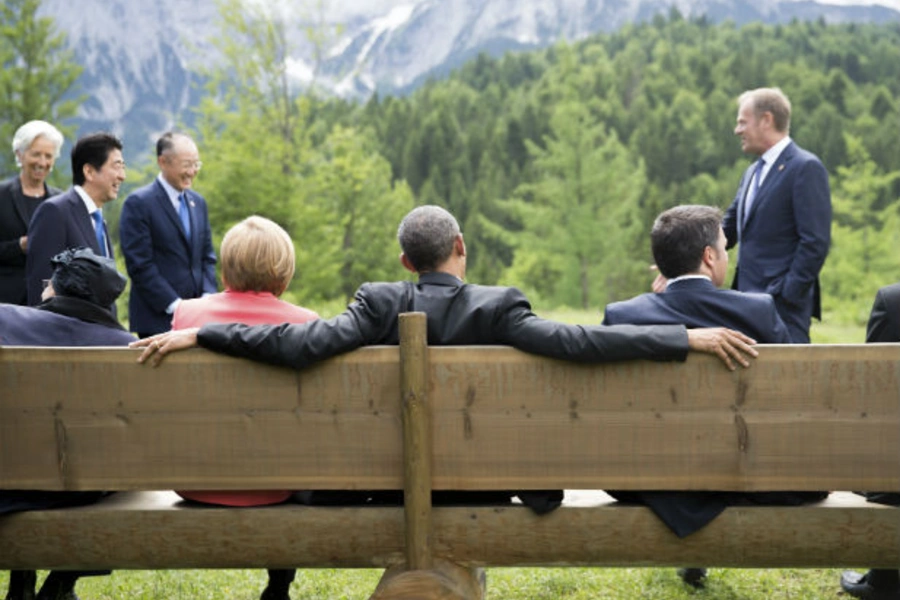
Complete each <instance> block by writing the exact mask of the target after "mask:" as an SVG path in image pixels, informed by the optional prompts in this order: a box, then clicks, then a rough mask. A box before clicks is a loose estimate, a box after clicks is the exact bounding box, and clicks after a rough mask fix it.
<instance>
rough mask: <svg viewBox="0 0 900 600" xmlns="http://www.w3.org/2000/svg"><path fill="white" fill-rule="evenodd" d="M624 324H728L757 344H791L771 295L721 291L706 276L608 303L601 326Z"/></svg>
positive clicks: (725, 325)
mask: <svg viewBox="0 0 900 600" xmlns="http://www.w3.org/2000/svg"><path fill="white" fill-rule="evenodd" d="M626 323H627V324H632V325H659V324H671V325H674V324H681V325H685V326H686V327H688V328H694V327H728V328H730V329H736V330H738V331H740V332H742V333H745V334H747V335H749V336H750V337H752V338H753V339H755V340H756V341H757V342H759V343H760V344H790V343H791V338H790V336H789V335H788V332H787V327H785V325H784V322H783V321H782V320H781V317H779V316H778V312H777V311H776V310H775V302H774V301H773V300H772V297H771V296H769V295H768V294H749V293H742V292H735V291H733V290H721V289H719V288H717V287H716V286H715V285H713V283H712V281H710V280H709V279H706V278H702V279H701V278H698V279H682V280H680V281H674V282H672V283H670V284H669V286H668V287H667V288H666V291H665V292H663V293H661V294H642V295H640V296H637V297H636V298H632V299H631V300H625V301H624V302H614V303H612V304H609V305H607V307H606V314H605V316H604V317H603V324H604V325H621V324H626Z"/></svg>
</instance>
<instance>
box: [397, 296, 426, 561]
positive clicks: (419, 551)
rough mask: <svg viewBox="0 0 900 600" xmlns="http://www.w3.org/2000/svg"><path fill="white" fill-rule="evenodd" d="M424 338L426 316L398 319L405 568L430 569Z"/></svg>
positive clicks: (417, 315) (419, 314)
mask: <svg viewBox="0 0 900 600" xmlns="http://www.w3.org/2000/svg"><path fill="white" fill-rule="evenodd" d="M427 372H428V334H427V325H426V317H425V313H403V314H401V315H400V393H401V396H402V397H401V403H402V406H401V408H402V411H403V501H404V516H405V520H406V564H407V568H409V569H430V568H431V567H432V562H433V547H432V546H433V535H432V523H431V451H432V450H431V418H430V410H429V406H428V401H427V390H428V380H427Z"/></svg>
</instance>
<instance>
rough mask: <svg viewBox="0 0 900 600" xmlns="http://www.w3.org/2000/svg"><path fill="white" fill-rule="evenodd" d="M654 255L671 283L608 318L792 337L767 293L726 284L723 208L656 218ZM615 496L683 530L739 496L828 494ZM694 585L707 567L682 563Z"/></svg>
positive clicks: (750, 499)
mask: <svg viewBox="0 0 900 600" xmlns="http://www.w3.org/2000/svg"><path fill="white" fill-rule="evenodd" d="M650 244H651V247H652V250H653V258H654V259H655V260H656V266H657V267H658V268H659V271H660V273H661V274H662V275H663V277H665V278H666V280H667V284H666V288H665V290H663V291H661V292H659V293H652V294H643V295H641V296H638V297H636V298H632V299H631V300H626V301H624V302H615V303H613V304H610V305H608V306H607V307H606V314H605V316H604V319H603V324H604V325H623V324H633V325H675V324H682V325H685V326H687V327H688V328H689V329H690V328H695V327H728V328H732V329H735V330H737V331H740V332H741V333H743V334H745V335H748V336H750V337H752V338H754V339H755V340H756V341H757V342H760V343H765V344H786V343H790V342H791V338H790V336H789V335H788V331H787V328H786V327H785V324H784V323H783V322H782V320H781V317H779V315H778V311H777V310H776V304H775V302H774V301H773V299H772V297H771V296H769V295H768V294H756V293H743V292H737V291H733V290H723V289H719V286H721V285H722V284H723V283H724V281H725V276H726V273H727V271H728V251H727V250H726V249H725V244H726V241H725V233H724V231H723V230H722V213H721V212H720V211H719V209H717V208H713V207H711V206H697V205H685V206H676V207H675V208H670V209H669V210H667V211H665V212H663V213H662V214H661V215H659V216H658V217H657V218H656V221H655V222H654V224H653V229H652V231H651V232H650ZM609 494H610V495H611V496H613V497H614V498H616V499H618V500H621V501H625V502H638V503H640V504H645V505H647V506H648V507H649V508H650V509H651V510H652V511H653V512H654V514H656V516H657V517H659V518H660V519H661V520H662V521H663V522H664V523H665V524H666V525H667V526H668V527H669V528H670V529H671V530H672V531H673V532H674V533H675V534H676V535H677V536H679V537H685V536H687V535H690V534H692V533H694V532H695V531H697V530H699V529H701V528H702V527H704V526H705V525H706V524H708V523H709V522H710V521H712V520H713V519H714V518H716V517H717V516H718V515H719V514H720V513H721V512H722V511H723V510H725V508H727V507H728V506H731V505H735V504H787V505H794V504H800V503H803V502H813V501H817V500H821V499H822V498H824V497H825V496H826V495H827V494H826V493H824V492H822V493H819V492H771V493H770V492H761V493H739V492H671V491H645V492H644V491H637V492H618V491H610V492H609ZM679 575H680V576H681V578H682V579H683V580H684V581H685V582H686V583H689V584H690V585H693V586H696V587H702V586H703V580H704V578H705V577H706V569H702V568H689V569H681V570H680V571H679Z"/></svg>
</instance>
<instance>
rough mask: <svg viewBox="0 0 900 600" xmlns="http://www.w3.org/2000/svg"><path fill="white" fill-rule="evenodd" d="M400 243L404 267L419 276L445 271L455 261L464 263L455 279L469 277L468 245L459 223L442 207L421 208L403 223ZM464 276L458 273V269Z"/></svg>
mask: <svg viewBox="0 0 900 600" xmlns="http://www.w3.org/2000/svg"><path fill="white" fill-rule="evenodd" d="M397 240H398V241H399V242H400V249H401V250H402V251H403V253H402V254H401V255H400V260H401V262H403V265H404V266H405V267H406V268H407V269H409V270H411V271H414V272H416V273H429V272H431V271H437V270H442V267H444V266H445V265H447V263H448V261H450V260H451V259H452V258H459V259H461V261H462V262H461V265H456V266H455V267H456V268H454V269H453V271H454V273H453V274H455V275H457V276H458V277H460V278H462V277H463V276H464V275H465V255H466V251H465V244H464V243H463V240H462V234H461V233H460V231H459V223H457V222H456V218H454V216H453V215H451V214H450V213H449V212H447V211H446V210H444V209H443V208H441V207H439V206H432V205H426V206H419V207H417V208H414V209H413V210H412V211H410V212H409V214H407V215H406V216H405V217H404V218H403V221H401V222H400V227H399V229H398V230H397ZM460 266H461V267H462V273H461V274H460V273H458V272H455V271H458V270H459V268H458V267H460Z"/></svg>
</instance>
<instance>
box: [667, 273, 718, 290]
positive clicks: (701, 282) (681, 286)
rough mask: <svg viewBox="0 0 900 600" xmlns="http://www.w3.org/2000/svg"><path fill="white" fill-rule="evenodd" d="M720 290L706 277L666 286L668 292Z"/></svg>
mask: <svg viewBox="0 0 900 600" xmlns="http://www.w3.org/2000/svg"><path fill="white" fill-rule="evenodd" d="M717 289H719V288H717V287H716V286H714V285H713V282H712V281H711V280H710V279H708V278H706V277H690V278H688V279H678V280H677V281H670V282H669V285H667V286H666V291H665V292H663V293H666V292H682V291H710V290H712V291H715V290H717Z"/></svg>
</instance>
